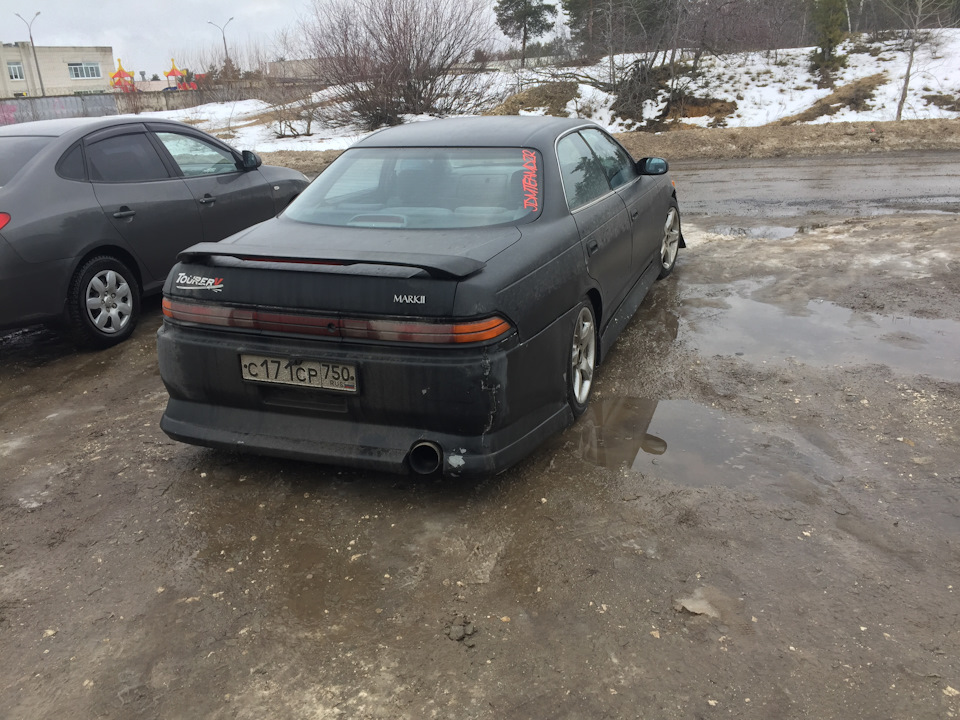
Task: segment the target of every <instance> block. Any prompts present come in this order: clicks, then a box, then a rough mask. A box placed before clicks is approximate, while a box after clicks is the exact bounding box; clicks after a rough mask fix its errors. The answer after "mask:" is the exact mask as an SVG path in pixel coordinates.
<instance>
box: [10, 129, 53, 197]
mask: <svg viewBox="0 0 960 720" xmlns="http://www.w3.org/2000/svg"><path fill="white" fill-rule="evenodd" d="M51 140H53V138H51V137H0V186H2V185H6V184H7V183H8V182H10V180H11V179H13V176H14V175H16V174H17V173H18V172H20V170H22V169H23V167H24V166H25V165H26V164H27V163H28V162H30V160H31V158H33V156H34V155H36V154H37V153H38V152H40V150H41V149H43V147H44V146H45V145H47V144H48V143H49V142H50V141H51Z"/></svg>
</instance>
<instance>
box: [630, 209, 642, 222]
mask: <svg viewBox="0 0 960 720" xmlns="http://www.w3.org/2000/svg"><path fill="white" fill-rule="evenodd" d="M638 217H640V211H639V210H634V211H633V212H632V213H630V219H631V220H636V219H637V218H638Z"/></svg>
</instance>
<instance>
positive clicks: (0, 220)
mask: <svg viewBox="0 0 960 720" xmlns="http://www.w3.org/2000/svg"><path fill="white" fill-rule="evenodd" d="M8 222H10V213H0V230H3V227H4V225H6V224H7V223H8Z"/></svg>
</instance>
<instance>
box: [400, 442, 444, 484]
mask: <svg viewBox="0 0 960 720" xmlns="http://www.w3.org/2000/svg"><path fill="white" fill-rule="evenodd" d="M408 461H409V462H410V469H411V470H413V471H414V472H415V473H416V474H417V475H432V474H433V473H435V472H436V471H437V470H439V469H440V463H441V462H443V450H441V449H440V446H439V445H437V444H436V443H435V442H430V441H428V440H423V441H421V442H418V443H417V444H416V445H414V446H413V447H412V448H410V455H409V457H408Z"/></svg>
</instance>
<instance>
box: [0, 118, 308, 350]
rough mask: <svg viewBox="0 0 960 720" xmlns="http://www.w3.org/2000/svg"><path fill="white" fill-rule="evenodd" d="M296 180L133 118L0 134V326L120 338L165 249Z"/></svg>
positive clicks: (269, 206) (244, 217)
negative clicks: (48, 326) (56, 327)
mask: <svg viewBox="0 0 960 720" xmlns="http://www.w3.org/2000/svg"><path fill="white" fill-rule="evenodd" d="M307 184H308V181H307V179H306V177H304V176H303V174H301V173H299V172H297V171H295V170H290V169H288V168H279V167H271V166H264V165H262V164H261V160H260V158H259V157H257V155H255V154H254V153H252V152H249V151H244V152H242V153H241V152H237V151H236V150H234V149H233V148H231V147H230V146H228V145H226V144H224V143H223V142H221V141H219V140H217V139H216V138H214V137H211V136H210V135H207V134H206V133H203V132H200V131H199V130H196V129H195V128H192V127H190V126H189V125H185V124H183V123H179V122H175V121H171V120H150V119H147V118H144V117H119V118H118V117H111V118H74V119H65V120H45V121H40V122H32V123H21V124H18V125H9V126H6V127H0V329H4V328H9V327H19V326H25V325H31V324H35V323H57V324H63V326H64V327H65V328H66V329H67V330H68V332H69V334H70V335H71V336H72V337H73V339H74V340H75V341H76V342H78V344H80V345H84V346H88V347H107V346H109V345H113V344H115V343H118V342H120V341H122V340H124V339H126V338H127V337H128V336H129V335H130V334H131V333H132V332H133V329H134V327H135V325H136V323H137V319H138V315H139V312H140V299H141V297H142V296H144V295H148V294H151V293H156V292H159V291H160V289H161V287H162V285H163V281H164V279H165V278H166V276H167V273H168V272H169V270H170V268H171V267H172V266H173V264H174V262H175V261H176V257H177V253H179V252H180V251H181V250H183V249H184V248H186V247H188V246H190V245H193V244H195V243H197V242H200V241H217V240H221V239H223V238H225V237H227V236H228V235H231V234H233V233H235V232H237V231H239V230H242V229H244V228H246V227H249V226H250V225H253V224H255V223H258V222H261V221H263V220H267V219H268V218H271V217H273V216H275V215H276V214H277V213H278V212H280V211H281V210H283V209H284V208H285V207H286V206H287V205H288V204H289V203H290V201H291V200H292V199H293V198H294V197H296V196H297V195H298V194H299V193H300V191H301V190H303V188H305V187H306V185H307Z"/></svg>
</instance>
